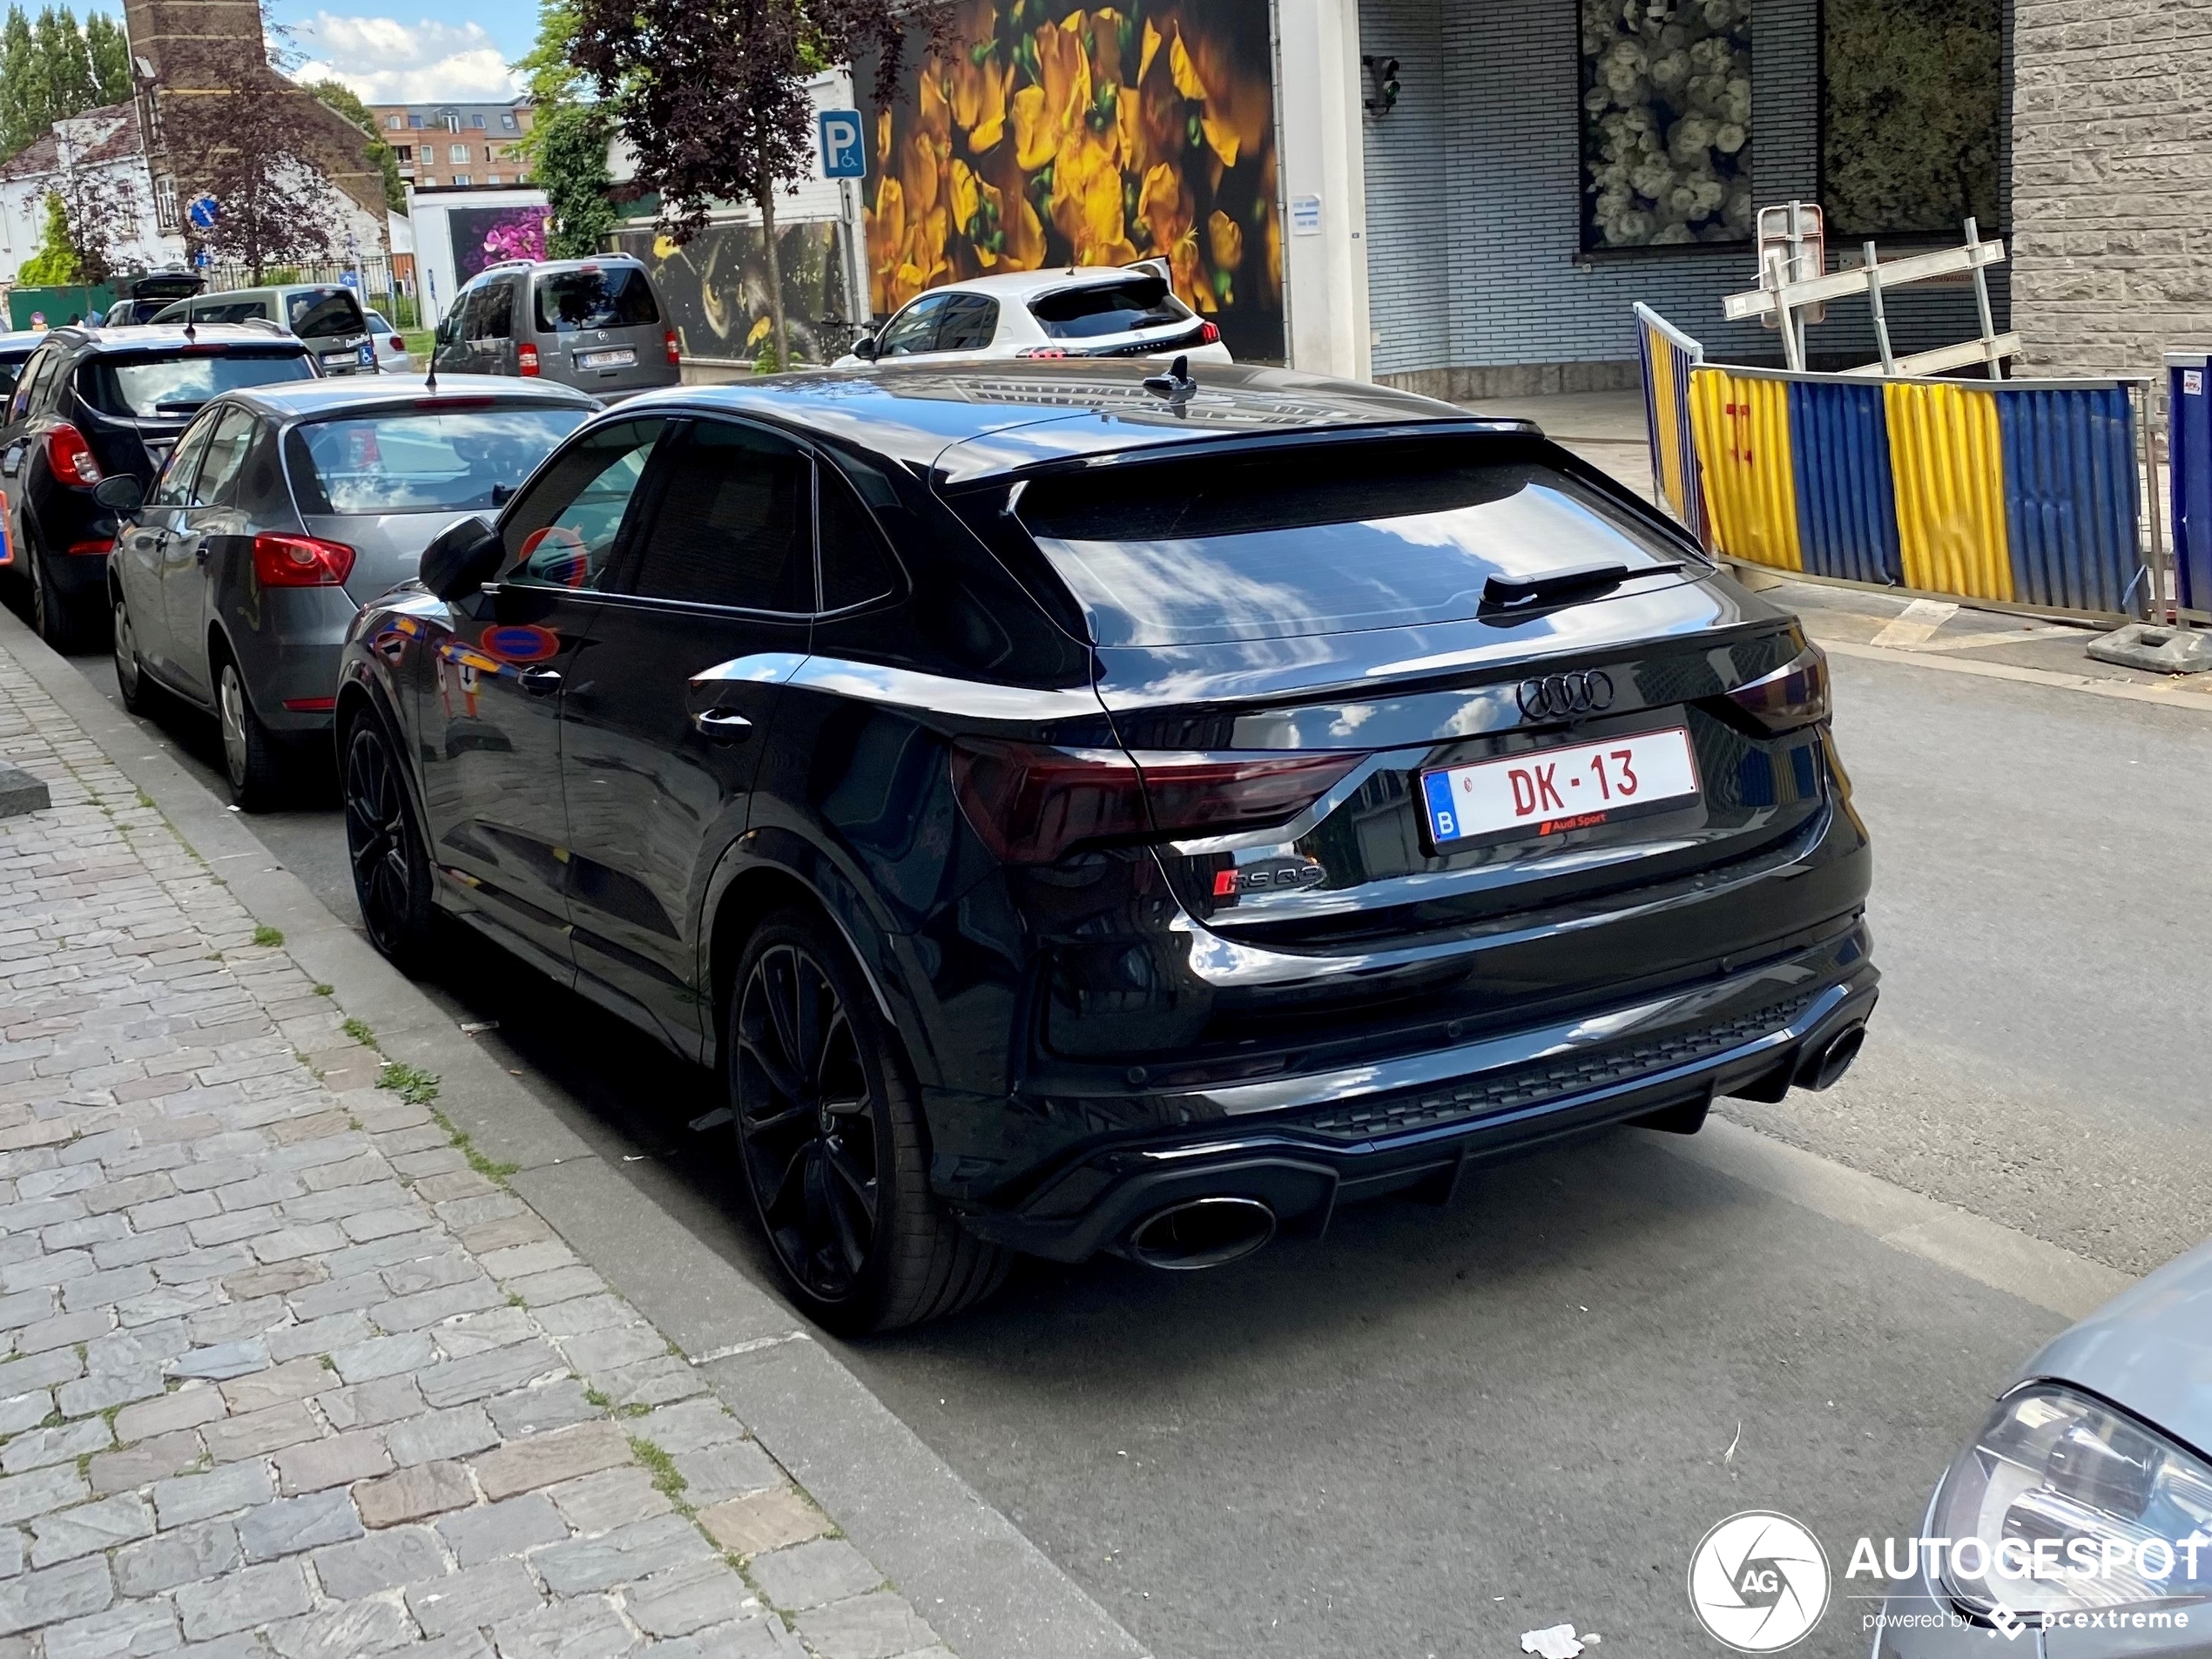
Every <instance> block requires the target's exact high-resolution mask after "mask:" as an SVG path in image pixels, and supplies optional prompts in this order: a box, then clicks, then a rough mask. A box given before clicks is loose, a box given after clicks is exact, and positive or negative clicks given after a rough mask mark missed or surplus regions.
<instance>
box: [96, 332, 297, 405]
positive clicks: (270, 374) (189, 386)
mask: <svg viewBox="0 0 2212 1659" xmlns="http://www.w3.org/2000/svg"><path fill="white" fill-rule="evenodd" d="M271 343H272V344H274V343H275V342H273V341H272V342H271ZM314 377H315V371H314V364H312V363H310V362H309V361H307V354H306V353H304V352H302V351H300V350H298V349H296V348H294V349H290V350H280V351H266V350H263V351H230V350H225V349H223V348H221V347H214V348H212V349H211V348H209V347H205V346H202V347H196V348H194V347H179V349H178V350H176V351H174V352H172V353H168V354H163V355H159V356H155V355H148V356H145V357H96V358H94V359H92V360H91V361H90V362H88V363H85V364H84V365H83V366H82V367H80V368H78V371H77V395H78V396H79V397H81V398H83V399H84V401H86V402H87V403H90V404H91V406H92V407H93V408H96V409H98V410H99V411H100V412H101V413H102V414H103V415H129V416H131V417H132V418H133V419H136V420H140V421H165V420H177V421H181V420H183V419H185V417H186V416H187V415H192V414H193V413H194V412H195V411H197V410H198V409H199V406H200V405H201V404H203V403H206V402H207V401H209V400H210V399H212V398H214V397H217V396H219V395H221V394H223V393H225V392H234V391H236V390H237V389H238V388H239V387H241V386H266V385H269V384H270V383H271V382H273V381H310V380H313V379H314Z"/></svg>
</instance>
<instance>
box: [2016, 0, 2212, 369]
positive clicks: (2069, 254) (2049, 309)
mask: <svg viewBox="0 0 2212 1659" xmlns="http://www.w3.org/2000/svg"><path fill="white" fill-rule="evenodd" d="M2013 30H2014V37H2013V38H2014V70H2013V76H2014V84H2013V232H2014V235H2013V261H2014V268H2013V295H2014V297H2015V299H2016V300H2017V301H2018V304H2017V307H2016V308H2015V310H2014V313H2013V325H2014V327H2018V328H2019V329H2020V333H2021V334H2022V335H2023V336H2025V344H2026V353H2025V355H2024V357H2023V359H2022V362H2021V368H2022V369H2023V371H2025V372H2033V373H2040V374H2151V373H2154V372H2155V371H2156V369H2157V368H2158V367H2159V361H2160V356H2161V353H2163V352H2165V351H2167V350H2168V349H2179V348H2181V347H2185V346H2199V347H2202V346H2212V257H2208V251H2209V250H2212V239H2209V238H2212V139H2208V138H2207V137H2206V136H2205V133H2204V131H2203V125H2202V124H2203V121H2204V119H2205V115H2206V111H2207V110H2208V107H2212V0H2017V3H2016V5H2015V8H2014V11H2013Z"/></svg>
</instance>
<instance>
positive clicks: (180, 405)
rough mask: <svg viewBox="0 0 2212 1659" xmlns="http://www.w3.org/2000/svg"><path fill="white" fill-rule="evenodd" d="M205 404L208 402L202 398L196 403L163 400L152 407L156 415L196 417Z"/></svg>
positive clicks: (181, 400) (173, 399) (170, 399)
mask: <svg viewBox="0 0 2212 1659" xmlns="http://www.w3.org/2000/svg"><path fill="white" fill-rule="evenodd" d="M207 404H208V400H207V399H206V398H204V397H203V398H201V399H200V400H199V401H198V402H197V403H194V402H191V401H187V400H185V399H181V398H164V399H163V400H162V401H160V402H158V403H157V404H155V405H154V406H153V412H154V413H155V414H156V415H197V414H199V412H200V411H201V410H202V409H204V408H206V407H207Z"/></svg>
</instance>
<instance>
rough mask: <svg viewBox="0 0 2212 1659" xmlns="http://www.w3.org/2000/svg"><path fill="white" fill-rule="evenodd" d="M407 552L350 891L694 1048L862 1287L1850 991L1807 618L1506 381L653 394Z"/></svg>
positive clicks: (1244, 1243) (1853, 869)
mask: <svg viewBox="0 0 2212 1659" xmlns="http://www.w3.org/2000/svg"><path fill="white" fill-rule="evenodd" d="M422 570H423V576H422V581H421V584H419V585H412V586H408V587H404V588H401V589H400V590H395V591H394V592H393V593H392V594H390V595H388V596H387V597H384V598H383V599H381V600H380V601H378V602H376V603H374V604H371V605H369V606H368V608H367V609H365V610H363V611H362V613H361V616H360V617H358V618H357V619H356V621H355V624H354V631H353V634H352V637H351V639H350V641H349V643H348V644H347V650H346V653H345V657H344V660H343V666H342V669H341V682H340V687H339V692H338V706H337V725H338V743H339V745H340V750H341V756H342V763H343V768H344V776H345V788H346V796H347V837H348V842H349V846H350V850H351V853H352V856H353V862H354V873H355V880H356V886H357V890H358V893H359V895H360V899H361V907H362V911H363V914H364V917H365V919H366V921H367V922H368V928H369V931H370V934H371V936H372V937H373V938H374V940H375V941H376V943H377V944H378V945H379V947H380V948H382V949H384V950H385V951H386V952H387V953H388V954H391V955H393V956H395V958H397V959H400V960H401V961H407V960H409V959H415V960H420V958H421V954H422V953H423V951H424V949H425V947H426V945H427V943H428V935H429V929H430V927H431V924H432V918H433V913H434V912H435V911H440V910H442V911H448V912H450V913H452V914H456V915H458V916H460V917H462V918H463V919H465V920H466V921H469V922H470V923H472V924H474V925H475V927H478V928H481V929H482V931H483V932H485V933H486V934H489V935H491V936H492V937H493V938H495V939H497V940H499V941H502V942H504V943H505V944H507V945H508V946H509V947H510V948H513V949H514V950H515V951H516V952H517V953H518V954H522V955H523V956H524V957H525V958H527V959H528V960H529V961H532V962H534V963H536V965H537V966H539V967H541V968H543V969H545V970H546V971H547V972H549V973H550V974H554V975H556V977H558V978H559V979H560V980H562V981H563V982H566V983H572V984H573V985H575V986H576V987H577V989H579V990H580V991H582V992H583V994H584V995H588V996H590V997H591V998H593V999H595V1000H596V1001H600V1002H602V1003H604V1004H605V1005H606V1006H607V1007H609V1008H613V1009H615V1010H617V1011H618V1012H619V1013H621V1014H622V1015H624V1016H626V1017H627V1018H629V1019H631V1020H632V1021H634V1022H636V1023H637V1025H639V1026H640V1027H641V1028H644V1030H646V1031H648V1032H650V1033H651V1034H653V1035H656V1036H657V1037H658V1038H659V1039H660V1040H661V1041H663V1042H665V1043H667V1044H668V1045H669V1046H670V1047H671V1048H672V1049H676V1050H677V1051H678V1053H681V1054H684V1055H691V1056H693V1057H695V1058H697V1059H698V1060H699V1061H700V1062H703V1063H705V1064H708V1065H712V1066H717V1067H719V1068H720V1069H721V1070H722V1072H723V1074H724V1075H725V1077H726V1079H727V1083H728V1089H729V1096H730V1103H731V1106H732V1112H733V1115H734V1117H735V1123H736V1129H735V1132H736V1136H737V1141H738V1149H739V1154H740V1156H739V1157H738V1166H739V1167H740V1168H741V1169H742V1170H743V1171H744V1177H745V1185H746V1188H747V1191H748V1194H749V1202H750V1204H751V1207H752V1210H753V1211H754V1213H755V1214H756V1215H757V1217H758V1218H759V1223H760V1225H761V1228H762V1231H763V1232H764V1234H765V1238H766V1239H767V1241H768V1243H769V1244H770V1245H771V1246H772V1252H773V1256H774V1258H775V1260H776V1262H777V1264H778V1265H779V1269H780V1271H781V1272H782V1275H783V1277H784V1278H785V1281H786V1285H787V1288H788V1289H789V1291H790V1292H791V1293H792V1296H793V1298H795V1299H796V1300H797V1302H798V1303H799V1305H800V1306H801V1307H803V1308H804V1309H805V1310H806V1312H808V1313H809V1314H811V1315H813V1317H815V1318H819V1319H820V1320H822V1321H823V1322H825V1323H826V1324H829V1325H834V1326H837V1327H840V1328H846V1329H855V1328H870V1327H875V1328H880V1327H884V1326H889V1325H898V1324H901V1323H907V1322H912V1321H914V1320H919V1319H923V1318H931V1317H933V1316H935V1315H939V1314H942V1313H945V1312H949V1311H950V1310H952V1309H954V1308H956V1307H959V1306H961V1305H962V1304H964V1303H966V1302H968V1301H970V1300H972V1299H973V1298H976V1297H978V1296H981V1295H982V1294H983V1293H985V1292H986V1291H988V1290H989V1289H990V1288H991V1287H992V1286H993V1285H995V1284H996V1283H997V1282H998V1281H999V1279H1000V1278H1001V1276H1002V1275H1003V1272H1004V1271H1005V1268H1006V1264H1007V1263H1008V1260H1009V1258H1010V1256H1011V1255H1012V1254H1013V1253H1015V1252H1031V1253H1034V1254H1036V1255H1039V1256H1043V1257H1049V1258H1055V1259H1057V1260H1062V1261H1076V1260H1081V1259H1082V1258H1086V1257H1088V1256H1090V1255H1091V1254H1093V1253H1094V1252H1096V1251H1101V1250H1111V1251H1120V1252H1123V1253H1124V1254H1126V1255H1128V1256H1130V1257H1132V1258H1136V1259H1138V1260H1141V1261H1144V1262H1148V1263H1150V1264H1155V1265H1157V1266H1161V1267H1168V1268H1191V1267H1202V1266H1208V1265H1212V1264H1217V1263H1220V1262H1224V1261H1227V1260H1231V1259H1234V1258H1236V1257H1238V1256H1240V1255H1243V1254H1245V1253H1247V1252H1249V1251H1251V1250H1254V1249H1257V1248H1258V1247H1259V1246H1260V1245H1261V1244H1264V1243H1265V1242H1266V1241H1267V1240H1268V1238H1270V1237H1271V1236H1272V1235H1273V1234H1274V1233H1275V1232H1276V1231H1278V1230H1296V1231H1305V1232H1309V1233H1311V1232H1315V1231H1319V1230H1321V1229H1323V1228H1325V1227H1326V1226H1327V1224H1328V1223H1329V1220H1330V1217H1332V1214H1333V1213H1334V1212H1335V1211H1336V1209H1337V1207H1338V1206H1339V1204H1344V1203H1346V1202H1349V1201H1352V1200H1353V1199H1358V1198H1365V1197H1375V1196H1379V1195H1382V1194H1386V1193H1399V1194H1404V1195H1406V1196H1409V1197H1417V1198H1422V1199H1426V1200H1429V1201H1432V1202H1436V1203H1443V1202H1447V1201H1448V1200H1449V1199H1450V1198H1451V1197H1452V1195H1453V1191H1454V1190H1455V1188H1456V1187H1457V1185H1458V1184H1459V1181H1460V1177H1461V1175H1462V1173H1463V1171H1464V1170H1466V1169H1467V1167H1468V1166H1469V1165H1470V1163H1474V1162H1477V1161H1479V1160H1482V1159H1486V1158H1489V1157H1496V1156H1499V1155H1501V1154H1505V1153H1507V1152H1510V1151H1513V1150H1517V1149H1521V1148H1525V1147H1527V1146H1529V1145H1531V1144H1534V1143H1540V1142H1543V1141H1547V1140H1550V1139H1553V1138H1555V1137H1560V1136H1568V1135H1572V1134H1575V1133H1578V1132H1581V1131H1587V1130H1594V1129H1597V1128H1600V1127H1602V1126H1604V1125H1608V1124H1611V1123H1618V1122H1621V1121H1624V1120H1626V1121H1634V1122H1637V1123H1646V1124H1650V1125H1654V1126H1656V1127H1660V1128H1664V1129H1670V1130H1683V1131H1689V1130H1696V1128H1697V1127H1698V1126H1699V1125H1700V1124H1701V1123H1703V1119H1704V1116H1705V1114H1706V1110H1707V1109H1708V1107H1709V1106H1710V1103H1711V1102H1712V1100H1713V1099H1714V1098H1715V1097H1716V1096H1721V1095H1737V1096H1750V1097H1752V1098H1756V1099H1764V1100H1769V1101H1772V1100H1778V1099H1780V1098H1781V1097H1782V1096H1784V1094H1785V1093H1786V1092H1787V1091H1788V1090H1789V1089H1791V1087H1792V1085H1801V1086H1808V1087H1813V1088H1820V1087H1824V1086H1826V1085H1827V1084H1828V1083H1830V1082H1833V1081H1834V1080H1835V1078H1836V1076H1838V1074H1839V1073H1840V1072H1841V1071H1842V1069H1843V1068H1844V1066H1846V1065H1847V1064H1848V1063H1849V1062H1850V1061H1851V1057H1852V1055H1854V1054H1855V1053H1856V1052H1857V1049H1858V1043H1859V1042H1860V1040H1861V1038H1862V1035H1863V1032H1864V1027H1865V1020H1866V1018H1867V1015H1868V1014H1869V1013H1870V1011H1871V1008H1872V1007H1873V1004H1874V1000H1875V981H1876V977H1877V976H1876V974H1875V970H1874V968H1873V966H1872V964H1871V961H1869V959H1868V949H1869V943H1868V936H1867V930H1866V926H1865V920H1864V912H1863V907H1864V903H1865V895H1866V891H1867V882H1868V874H1869V868H1870V856H1869V853H1868V849H1867V840H1866V833H1865V827H1864V826H1863V825H1862V824H1861V823H1860V821H1859V819H1858V816H1857V815H1856V813H1854V812H1853V810H1852V808H1851V802H1850V794H1849V786H1848V785H1847V783H1846V781H1845V779H1844V772H1843V769H1842V767H1841V765H1839V764H1838V760H1837V758H1836V754H1835V750H1834V745H1833V742H1832V739H1831V735H1830V731H1829V719H1828V688H1827V677H1826V672H1825V664H1824V661H1823V658H1822V657H1821V654H1820V652H1819V651H1818V649H1817V647H1815V646H1814V645H1812V644H1810V643H1809V642H1808V641H1807V640H1806V638H1805V637H1804V634H1803V633H1802V631H1800V630H1799V628H1798V626H1797V623H1796V622H1795V621H1794V619H1793V618H1791V617H1790V616H1788V615H1787V614H1785V613H1784V612H1782V611H1780V610H1776V609H1774V608H1773V607H1771V606H1770V605H1769V604H1766V603H1765V602H1764V601H1762V600H1760V599H1759V598H1757V597H1754V596H1752V595H1750V594H1748V593H1746V592H1745V591H1744V590H1742V589H1741V588H1739V587H1738V586H1737V584H1736V583H1734V582H1732V581H1731V580H1730V578H1729V577H1727V576H1725V575H1724V574H1723V573H1722V572H1721V571H1720V570H1717V569H1716V568H1715V566H1714V565H1713V564H1712V563H1710V561H1708V560H1707V559H1706V558H1705V556H1703V554H1702V553H1701V552H1700V550H1698V548H1697V546H1696V543H1694V542H1692V541H1690V540H1689V539H1688V538H1687V537H1686V536H1684V535H1683V532H1682V531H1681V530H1680V529H1677V528H1676V526H1675V525H1674V524H1673V523H1671V522H1669V521H1668V520H1666V519H1664V518H1662V517H1661V516H1658V515H1657V514H1656V513H1655V512H1654V511H1653V510H1652V509H1650V508H1649V507H1648V506H1647V505H1645V504H1644V503H1643V502H1641V501H1639V500H1637V499H1636V498H1635V497H1634V496H1631V495H1629V494H1628V493H1627V492H1625V491H1624V490H1623V489H1622V488H1621V487H1620V486H1619V485H1617V484H1615V482H1612V481H1611V480H1610V479H1608V478H1607V477H1606V476H1605V475H1602V474H1601V473H1599V472H1597V471H1595V470H1594V469H1591V468H1589V467H1588V466H1586V465H1585V464H1583V463H1582V462H1580V461H1579V460H1577V459H1576V458H1575V457H1574V456H1573V455H1569V454H1568V453H1567V452H1566V451H1564V450H1562V449H1561V448H1558V447H1556V446H1555V445H1554V444H1552V443H1550V442H1547V441H1546V440H1545V439H1544V438H1543V436H1542V435H1541V434H1540V433H1539V432H1538V431H1537V430H1536V429H1535V428H1534V427H1531V426H1529V425H1527V424H1525V423H1521V422H1517V421H1494V420H1482V419H1479V418H1475V417H1473V416H1470V415H1467V414H1466V413H1465V412H1464V411H1461V410H1459V409H1456V408H1452V407H1451V406H1449V405H1446V404H1440V403H1434V402H1431V401H1426V400H1424V399H1420V398H1415V397H1411V396H1407V395H1400V394H1398V393H1394V392H1392V391H1388V390H1386V389H1383V388H1376V387H1372V386H1356V385H1351V384H1346V383H1342V382H1336V381H1325V380H1319V379H1315V378H1312V377H1307V376H1301V375H1297V374H1289V373H1286V372H1285V371H1282V370H1276V369H1263V368H1227V367H1218V368H1217V367H1214V366H1211V365H1210V366H1207V367H1205V368H1204V369H1203V370H1202V371H1201V372H1200V374H1199V377H1198V378H1197V381H1195V382H1194V381H1192V380H1190V378H1189V377H1188V376H1187V375H1186V374H1169V375H1166V376H1155V377H1153V378H1152V379H1150V380H1149V381H1140V379H1139V378H1138V376H1137V374H1136V373H1135V372H1130V373H1129V374H1126V375H1124V374H1121V373H1118V372H1116V371H1114V370H1111V369H1102V368H1100V367H1099V366H1097V365H1095V364H1082V365H1069V366H1067V367H1065V368H1060V367H1057V366H1049V365H1043V364H1039V365H1035V366H1031V365H1023V366H1022V367H1021V368H1019V369H1018V370H1013V371H1009V372H993V373H988V374H986V373H981V372H968V373H961V372H948V371H945V370H941V369H931V368H872V369H867V370H861V371H857V372H853V373H850V374H825V375H816V376H813V377H810V378H804V379H800V378H789V379H779V380H769V381H761V382H758V383H755V384H752V385H748V386H745V387H730V388H712V389H705V388H686V389H685V390H682V391H679V392H674V393H669V394H663V395H651V396H648V397H647V398H644V399H641V400H638V401H632V402H630V403H627V404H624V406H623V407H622V408H620V409H619V410H618V411H614V412H610V413H609V414H607V415H602V416H600V417H598V418H597V419H596V420H594V421H591V422H590V423H588V424H586V425H585V426H584V427H583V428H581V429H580V430H579V431H578V432H577V434H576V435H574V436H572V437H571V438H570V441H569V442H567V443H566V444H565V445H564V446H563V448H560V449H558V450H556V452H555V453H554V454H553V455H552V456H551V457H550V459H549V460H548V461H547V462H545V463H544V465H543V466H542V467H541V468H540V469H538V470H537V472H536V474H534V475H532V477H531V479H530V481H529V482H528V483H527V484H525V485H524V487H523V489H522V490H521V491H520V493H519V494H518V495H517V496H516V498H515V499H514V500H513V501H512V502H509V503H508V505H507V507H506V509H505V510H504V511H503V512H502V513H501V515H500V516H499V518H498V521H497V523H496V524H488V523H483V522H482V521H469V522H465V523H462V524H461V525H458V526H456V527H455V529H453V530H452V531H449V532H448V534H447V535H446V536H443V537H442V538H441V539H440V540H439V542H437V543H434V544H433V545H432V547H431V549H430V550H429V551H428V553H427V554H426V555H425V556H424V561H423V566H422Z"/></svg>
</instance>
